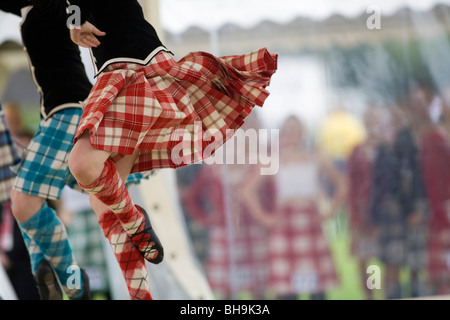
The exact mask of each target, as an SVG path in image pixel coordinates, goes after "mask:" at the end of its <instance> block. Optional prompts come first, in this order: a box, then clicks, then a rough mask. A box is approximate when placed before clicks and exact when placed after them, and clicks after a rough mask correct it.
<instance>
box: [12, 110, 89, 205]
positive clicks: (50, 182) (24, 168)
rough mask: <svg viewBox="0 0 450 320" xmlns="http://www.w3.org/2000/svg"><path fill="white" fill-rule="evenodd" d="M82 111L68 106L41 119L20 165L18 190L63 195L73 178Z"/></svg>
mask: <svg viewBox="0 0 450 320" xmlns="http://www.w3.org/2000/svg"><path fill="white" fill-rule="evenodd" d="M81 113H82V110H81V109H80V108H70V109H64V110H62V111H60V112H57V113H55V114H54V115H53V116H52V117H50V118H49V119H47V120H41V122H40V124H39V128H38V130H37V132H36V134H35V135H34V137H33V139H32V140H31V142H30V144H29V145H28V148H27V151H26V154H25V156H24V159H23V161H22V163H21V165H20V168H19V172H18V174H17V178H16V180H15V182H14V189H16V190H19V191H21V192H23V193H26V194H31V195H35V196H39V197H43V198H46V199H51V200H57V199H59V198H60V197H61V192H62V189H63V188H64V186H65V185H66V184H70V180H71V179H72V178H71V175H70V171H69V168H68V165H67V161H68V158H69V153H70V150H72V146H73V137H74V134H75V131H76V128H77V125H78V123H79V120H80V117H81ZM72 185H73V183H72Z"/></svg>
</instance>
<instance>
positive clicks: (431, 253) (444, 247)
mask: <svg viewBox="0 0 450 320" xmlns="http://www.w3.org/2000/svg"><path fill="white" fill-rule="evenodd" d="M433 231H434V230H433ZM448 232H450V229H446V230H440V231H439V232H436V231H435V232H430V233H429V239H428V247H427V248H428V252H427V253H428V260H427V270H428V277H429V278H430V280H431V281H442V282H445V281H449V279H450V243H448V242H444V241H443V240H442V235H443V234H444V233H448Z"/></svg>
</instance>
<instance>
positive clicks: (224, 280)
mask: <svg viewBox="0 0 450 320" xmlns="http://www.w3.org/2000/svg"><path fill="white" fill-rule="evenodd" d="M258 168H259V166H257V165H241V166H239V169H237V170H236V169H235V170H233V169H232V168H230V166H227V165H224V166H219V165H217V166H210V165H207V166H205V167H203V168H202V169H201V170H200V173H199V174H198V175H197V176H196V178H195V180H194V183H193V184H192V185H191V186H189V191H187V192H186V193H185V197H184V199H183V203H184V205H185V207H186V209H187V212H189V213H190V214H191V215H192V216H193V218H194V219H196V221H199V222H201V223H202V224H203V225H204V227H205V228H207V230H208V236H209V242H208V255H207V258H206V264H205V265H206V276H207V279H208V282H209V284H210V286H211V289H212V290H213V292H214V293H215V294H216V295H217V296H218V297H219V298H223V299H237V298H238V295H239V294H240V293H244V292H246V293H250V294H251V295H252V298H256V299H260V298H262V297H263V296H264V293H265V290H266V289H267V281H268V259H269V256H268V250H267V248H268V237H267V234H268V232H267V229H266V228H264V227H263V226H262V225H261V224H260V223H259V222H258V221H257V220H255V219H254V218H253V217H252V214H251V212H250V211H249V208H248V207H247V206H246V205H245V204H244V201H243V197H242V188H243V186H244V185H245V183H246V181H247V177H248V175H250V174H260V173H259V169H258ZM258 192H259V194H260V195H261V198H260V199H259V201H261V203H262V206H264V207H266V208H267V209H268V210H269V208H270V207H271V206H272V205H273V202H274V199H273V195H274V190H273V184H272V183H271V180H270V179H267V180H266V182H265V183H263V184H262V185H261V186H260V188H259V191H258Z"/></svg>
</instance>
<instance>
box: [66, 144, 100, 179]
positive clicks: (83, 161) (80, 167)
mask: <svg viewBox="0 0 450 320" xmlns="http://www.w3.org/2000/svg"><path fill="white" fill-rule="evenodd" d="M68 166H69V170H70V172H71V173H72V175H73V176H74V177H75V179H76V180H77V181H78V182H79V183H82V184H90V183H91V182H92V181H94V180H95V178H96V177H95V173H94V172H93V170H92V169H93V167H94V165H93V164H92V163H91V162H90V161H89V157H88V156H87V155H86V154H83V153H80V154H78V153H77V152H73V151H72V152H71V153H70V155H69V161H68Z"/></svg>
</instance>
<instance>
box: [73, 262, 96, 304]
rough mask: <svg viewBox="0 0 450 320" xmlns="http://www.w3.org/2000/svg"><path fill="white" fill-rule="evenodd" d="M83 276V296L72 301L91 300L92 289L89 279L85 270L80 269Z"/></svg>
mask: <svg viewBox="0 0 450 320" xmlns="http://www.w3.org/2000/svg"><path fill="white" fill-rule="evenodd" d="M80 271H81V276H82V277H83V295H82V296H81V297H79V298H72V299H70V300H91V288H90V283H89V277H88V275H87V273H86V271H85V270H84V269H83V268H80Z"/></svg>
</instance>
